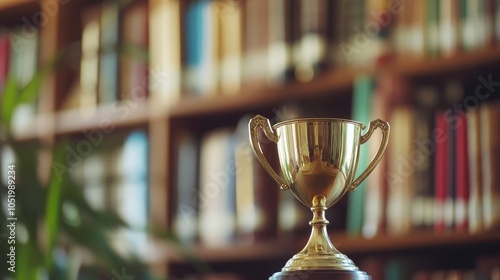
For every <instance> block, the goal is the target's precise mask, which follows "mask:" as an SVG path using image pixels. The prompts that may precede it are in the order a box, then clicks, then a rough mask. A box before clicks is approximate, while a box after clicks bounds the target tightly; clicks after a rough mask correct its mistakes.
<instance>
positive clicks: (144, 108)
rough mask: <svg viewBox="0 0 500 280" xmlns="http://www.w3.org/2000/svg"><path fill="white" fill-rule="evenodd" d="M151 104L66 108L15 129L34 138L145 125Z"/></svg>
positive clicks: (20, 138) (17, 134)
mask: <svg viewBox="0 0 500 280" xmlns="http://www.w3.org/2000/svg"><path fill="white" fill-rule="evenodd" d="M149 109H150V108H149V105H148V104H147V103H146V102H144V103H132V102H130V103H127V102H126V103H123V104H120V105H106V106H100V107H97V108H96V109H95V110H94V109H86V110H78V109H73V110H67V111H61V112H58V113H56V114H42V115H38V116H37V117H36V118H34V119H32V120H30V121H27V122H26V123H24V124H22V125H21V126H16V127H15V128H14V129H11V130H12V133H13V135H14V138H15V139H16V140H18V141H29V140H35V139H38V138H41V137H46V136H50V135H53V134H55V135H62V134H72V133H78V132H83V131H85V130H90V129H101V130H103V131H105V130H107V129H111V127H113V129H116V128H120V127H129V126H135V125H146V124H148V121H149V119H150V110H149Z"/></svg>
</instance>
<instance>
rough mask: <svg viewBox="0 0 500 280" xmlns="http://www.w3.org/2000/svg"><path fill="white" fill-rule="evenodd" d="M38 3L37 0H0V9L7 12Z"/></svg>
mask: <svg viewBox="0 0 500 280" xmlns="http://www.w3.org/2000/svg"><path fill="white" fill-rule="evenodd" d="M37 3H38V1H37V0H2V1H0V10H1V11H3V12H6V11H9V10H11V9H20V8H23V7H27V6H33V5H36V4H37Z"/></svg>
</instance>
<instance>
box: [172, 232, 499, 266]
mask: <svg viewBox="0 0 500 280" xmlns="http://www.w3.org/2000/svg"><path fill="white" fill-rule="evenodd" d="M308 237H309V236H307V237H306V236H304V237H301V238H297V239H294V240H278V241H275V242H271V241H269V242H263V243H256V244H252V245H248V246H242V245H235V246H227V247H222V248H207V247H203V246H195V247H193V248H191V251H192V253H193V254H194V255H195V256H197V257H198V258H199V259H200V260H201V261H203V262H207V263H214V262H233V261H254V260H266V259H278V258H280V259H281V258H283V259H287V258H291V257H292V256H293V255H294V254H296V253H298V252H299V251H300V250H301V249H302V248H303V247H304V246H305V244H306V242H307V238H308ZM330 239H331V241H332V243H333V244H334V246H335V247H336V248H337V249H338V250H339V251H341V252H342V253H344V254H347V255H350V254H358V253H359V254H366V253H380V254H384V253H391V252H402V251H405V250H430V249H445V248H450V247H453V248H459V247H460V248H463V247H465V246H481V245H488V246H490V245H492V244H497V246H499V247H500V232H498V231H496V232H484V233H478V234H467V233H450V234H436V233H432V232H424V233H412V234H410V235H405V236H387V235H383V236H377V237H374V238H363V237H352V236H347V235H345V234H333V235H332V236H331V237H330ZM169 259H170V261H171V262H174V263H185V262H186V261H185V260H184V259H183V258H181V257H179V256H174V255H170V256H169Z"/></svg>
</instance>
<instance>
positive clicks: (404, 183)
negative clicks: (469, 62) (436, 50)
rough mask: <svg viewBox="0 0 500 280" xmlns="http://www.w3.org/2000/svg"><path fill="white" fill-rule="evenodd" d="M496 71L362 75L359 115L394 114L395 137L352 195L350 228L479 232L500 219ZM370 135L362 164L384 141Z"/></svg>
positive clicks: (363, 231)
mask: <svg viewBox="0 0 500 280" xmlns="http://www.w3.org/2000/svg"><path fill="white" fill-rule="evenodd" d="M495 77H496V76H495V75H492V74H489V75H486V76H484V75H480V76H479V77H478V78H477V80H475V81H473V82H471V84H470V85H469V84H463V83H462V82H458V81H454V80H450V81H447V82H445V83H444V84H440V85H433V84H429V85H422V84H417V85H416V86H412V85H411V83H410V82H408V81H405V80H404V79H401V78H398V77H395V76H391V77H379V78H378V79H377V80H375V78H373V77H360V78H359V79H357V81H356V83H355V86H354V97H353V98H354V103H353V104H354V106H353V118H354V119H357V120H359V121H362V122H366V123H368V121H369V120H370V119H377V118H380V119H384V120H387V121H388V122H389V123H390V125H391V136H390V137H391V140H390V143H389V145H388V148H387V151H386V155H385V156H384V158H383V159H382V161H381V162H380V164H379V165H378V167H377V168H376V169H375V171H374V172H373V173H372V174H371V175H370V176H369V177H368V179H367V180H366V181H365V182H364V183H363V185H362V186H361V187H360V188H358V190H357V191H356V192H353V193H351V194H350V196H349V206H348V207H349V208H348V214H347V215H348V216H347V219H348V222H347V230H348V232H349V233H351V234H354V235H357V234H363V235H365V236H367V237H371V236H374V235H377V234H380V233H387V234H408V233H411V232H413V231H421V230H428V231H431V230H434V231H436V232H447V231H460V232H471V233H472V232H478V231H481V230H488V229H493V228H496V227H498V226H499V225H500V208H499V205H500V189H499V187H500V177H499V176H498V174H497V172H496V171H497V169H498V166H499V165H498V164H499V162H500V153H499V150H498V149H499V148H500V146H499V143H500V134H499V133H498V131H499V129H500V127H499V126H498V125H497V120H498V118H499V116H500V103H499V102H498V101H497V100H495V94H494V87H493V86H491V85H490V84H491V83H489V82H488V81H490V82H491V81H494V78H495ZM371 142H373V145H372V144H368V145H366V147H362V150H361V154H362V157H361V158H360V164H359V166H358V169H359V170H358V172H360V170H363V169H364V168H366V166H367V164H368V159H369V155H374V153H375V152H376V151H377V149H378V143H377V141H376V140H371ZM363 154H364V156H363Z"/></svg>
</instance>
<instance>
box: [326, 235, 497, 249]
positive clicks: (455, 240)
mask: <svg viewBox="0 0 500 280" xmlns="http://www.w3.org/2000/svg"><path fill="white" fill-rule="evenodd" d="M330 238H331V240H332V243H333V244H334V246H335V247H336V248H337V249H339V250H340V251H341V252H342V253H345V254H353V253H368V252H370V253H377V252H378V253H387V252H393V251H403V250H414V249H432V248H446V247H456V248H458V247H459V246H474V245H477V246H479V245H484V244H495V243H496V244H498V245H499V246H500V232H498V231H492V232H483V233H477V234H467V233H448V234H444V233H443V234H438V233H433V232H422V233H412V234H411V235H405V236H387V235H384V236H377V237H374V238H356V237H349V236H346V235H332V236H331V237H330Z"/></svg>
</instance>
